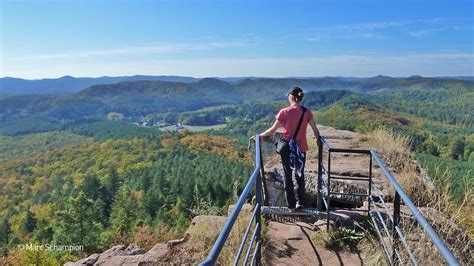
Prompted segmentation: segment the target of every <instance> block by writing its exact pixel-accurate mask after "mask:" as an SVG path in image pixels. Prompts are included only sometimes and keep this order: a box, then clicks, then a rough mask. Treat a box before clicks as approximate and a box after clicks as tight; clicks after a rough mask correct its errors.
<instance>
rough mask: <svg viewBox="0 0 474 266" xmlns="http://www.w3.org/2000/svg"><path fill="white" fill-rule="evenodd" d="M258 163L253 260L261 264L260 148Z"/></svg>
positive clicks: (261, 166) (261, 187)
mask: <svg viewBox="0 0 474 266" xmlns="http://www.w3.org/2000/svg"><path fill="white" fill-rule="evenodd" d="M259 164H260V169H261V171H260V175H258V176H257V180H256V183H255V198H256V201H257V204H256V205H257V208H258V209H257V211H256V214H255V226H256V227H255V228H256V230H257V234H256V240H257V242H256V244H255V248H256V249H257V250H256V253H255V256H256V258H255V261H256V263H257V265H261V263H260V262H261V257H262V254H261V250H260V245H259V243H260V242H261V239H262V227H261V220H262V219H261V206H262V202H263V201H264V198H263V195H262V194H263V193H262V192H263V191H262V189H263V186H262V179H263V178H265V176H264V175H263V164H262V150H261V149H260V161H259Z"/></svg>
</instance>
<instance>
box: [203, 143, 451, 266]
mask: <svg viewBox="0 0 474 266" xmlns="http://www.w3.org/2000/svg"><path fill="white" fill-rule="evenodd" d="M318 144H319V145H318V180H317V193H318V197H317V208H318V210H319V211H322V210H323V205H324V207H325V208H326V212H327V226H328V229H329V215H330V211H331V210H334V209H337V208H331V197H330V196H331V195H338V194H343V195H353V196H354V195H355V196H357V197H366V198H367V199H368V200H367V202H368V207H367V210H364V211H365V212H367V214H368V217H369V218H370V219H371V220H372V223H373V226H374V229H375V231H376V233H377V236H378V238H379V241H380V243H381V245H382V247H383V250H384V254H385V257H386V259H387V262H388V263H389V264H391V265H393V264H406V263H407V262H406V261H405V260H404V259H403V258H405V257H408V258H409V259H410V261H411V263H412V264H414V265H418V260H417V258H416V256H415V255H414V252H413V251H412V250H411V249H410V247H409V245H408V241H407V239H406V237H405V236H404V234H403V232H402V228H401V227H400V225H399V223H400V206H401V201H402V200H403V202H404V203H405V206H406V207H407V208H408V209H409V210H410V212H411V214H412V216H413V217H414V218H415V220H416V221H417V223H418V225H419V226H421V227H422V228H423V230H424V232H425V233H426V235H427V236H428V237H429V238H430V240H431V241H432V243H433V244H434V245H435V247H436V249H437V250H438V251H439V253H440V254H441V255H442V256H443V257H444V259H445V260H446V262H447V263H448V264H449V265H460V264H459V262H458V261H457V259H456V258H455V257H454V255H453V254H452V253H451V251H450V250H449V249H448V247H447V246H446V244H445V243H444V241H443V240H442V239H441V238H440V237H439V236H438V234H437V233H436V232H435V231H434V229H433V228H432V227H431V225H430V224H429V223H428V221H427V220H426V219H425V218H424V217H423V215H422V214H421V213H420V211H419V210H418V209H417V207H416V206H415V204H413V202H412V201H411V199H410V198H409V197H408V195H407V194H406V193H405V191H404V190H403V189H402V188H401V187H400V185H399V184H398V183H397V181H396V180H395V178H394V177H393V176H392V174H391V173H390V171H388V169H387V167H386V166H385V164H384V163H383V161H382V160H381V159H380V158H379V156H378V155H377V153H376V152H375V151H373V150H362V149H339V148H332V147H331V145H330V144H329V143H328V142H327V140H326V139H325V138H324V137H323V136H320V138H319V139H318ZM324 150H327V152H328V165H327V169H326V167H325V166H324V163H323V152H324ZM332 153H358V154H367V155H369V158H370V160H369V176H368V178H355V177H335V176H333V177H331V154H332ZM373 160H375V162H376V163H377V165H378V166H379V167H380V169H381V171H382V173H383V174H384V176H385V177H386V178H387V180H388V181H389V184H390V185H391V186H392V187H393V188H394V190H395V195H394V201H393V210H392V211H391V210H390V208H389V207H388V205H387V204H386V203H385V201H384V195H383V194H382V192H381V191H380V189H379V188H378V186H377V185H376V184H375V183H374V182H372V168H373ZM263 176H264V169H263V160H262V152H261V143H260V137H259V135H257V136H256V138H255V170H254V171H253V173H252V175H251V176H250V179H249V181H248V183H247V185H246V186H245V188H244V190H243V192H242V194H241V195H240V197H239V200H238V201H237V204H236V205H235V207H234V209H233V211H232V213H231V214H230V216H229V218H228V219H227V221H226V223H225V225H224V228H223V229H222V231H221V232H220V234H219V236H218V238H217V240H216V242H215V243H214V246H213V247H212V249H211V251H210V253H209V255H208V257H207V258H206V260H204V261H203V262H201V264H200V265H214V264H216V262H217V261H218V257H219V254H220V252H221V250H222V248H223V246H224V244H225V242H226V240H227V238H228V236H229V234H230V232H231V230H232V227H233V225H234V224H235V222H236V221H237V218H238V216H239V213H240V211H241V209H242V206H243V205H244V203H245V201H246V200H247V198H248V196H249V194H250V191H251V189H252V188H253V187H254V186H255V197H256V202H255V205H254V210H253V213H252V216H251V217H250V221H249V223H248V225H247V228H246V230H245V233H244V236H243V239H242V242H241V244H240V246H239V249H238V251H237V254H236V256H235V258H234V263H233V264H234V265H238V264H239V262H240V261H241V257H242V254H243V252H244V249H247V251H246V252H245V257H244V258H243V265H247V264H248V263H250V264H251V265H254V264H261V230H262V224H261V214H262V207H263V206H266V205H268V204H267V200H268V199H267V198H266V197H265V196H264V195H265V193H264V185H263V186H262V184H263V182H264V178H263ZM324 177H325V178H326V179H327V182H325V181H324ZM331 178H332V179H339V180H354V179H355V180H356V181H367V182H368V188H367V193H366V194H365V193H340V192H331ZM324 187H325V188H326V189H327V190H326V191H327V193H326V197H323V194H324V193H323V188H324ZM372 192H375V194H376V195H372ZM372 206H373V208H372ZM379 206H381V207H382V208H383V210H381V209H380V208H379ZM252 229H253V232H252V235H251V239H250V243H249V245H248V247H246V243H247V240H248V237H249V235H250V232H251V231H252ZM386 240H388V241H389V242H387V241H386ZM402 251H404V253H401V252H402Z"/></svg>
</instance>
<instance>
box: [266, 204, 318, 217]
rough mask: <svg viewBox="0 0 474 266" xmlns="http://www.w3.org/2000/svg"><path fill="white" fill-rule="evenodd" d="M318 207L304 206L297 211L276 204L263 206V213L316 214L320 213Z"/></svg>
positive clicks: (284, 214) (283, 214)
mask: <svg viewBox="0 0 474 266" xmlns="http://www.w3.org/2000/svg"><path fill="white" fill-rule="evenodd" d="M318 213H319V212H318V209H316V208H302V209H297V210H296V211H295V212H290V209H288V207H275V206H262V214H270V215H281V216H293V215H295V216H301V215H307V216H316V215H318Z"/></svg>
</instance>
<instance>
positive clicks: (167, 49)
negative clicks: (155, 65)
mask: <svg viewBox="0 0 474 266" xmlns="http://www.w3.org/2000/svg"><path fill="white" fill-rule="evenodd" d="M245 45H246V44H245V43H243V42H227V41H221V42H209V43H176V44H157V45H148V46H130V47H121V48H111V49H104V50H90V51H75V52H67V53H52V54H37V55H29V56H21V57H16V58H12V60H26V61H28V60H49V59H74V58H88V57H98V56H112V55H139V54H170V53H177V52H183V51H197V50H211V49H224V48H234V47H243V46H245Z"/></svg>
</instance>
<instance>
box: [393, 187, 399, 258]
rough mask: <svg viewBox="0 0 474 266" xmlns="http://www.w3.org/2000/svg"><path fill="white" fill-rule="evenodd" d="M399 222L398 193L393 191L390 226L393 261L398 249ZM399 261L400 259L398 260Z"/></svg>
mask: <svg viewBox="0 0 474 266" xmlns="http://www.w3.org/2000/svg"><path fill="white" fill-rule="evenodd" d="M399 223H400V194H398V192H397V191H395V198H394V199H393V226H392V234H393V240H392V261H394V262H395V260H396V258H397V253H396V250H397V249H398V239H399V237H398V234H397V226H398V224H399ZM398 263H400V261H399V262H398Z"/></svg>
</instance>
